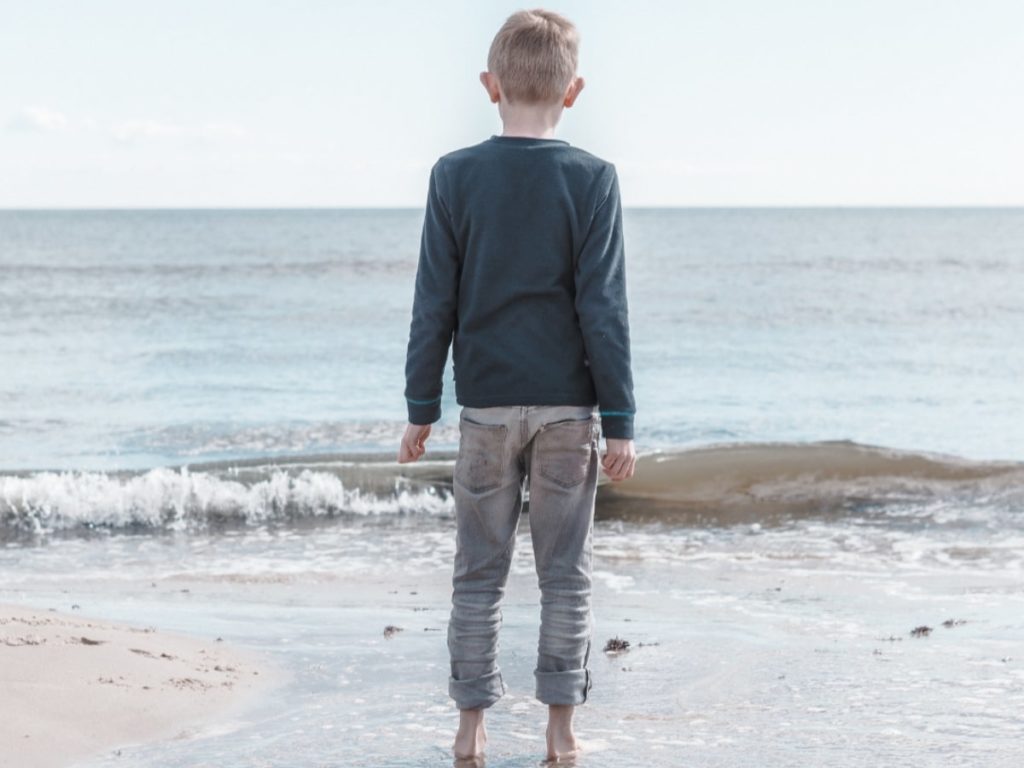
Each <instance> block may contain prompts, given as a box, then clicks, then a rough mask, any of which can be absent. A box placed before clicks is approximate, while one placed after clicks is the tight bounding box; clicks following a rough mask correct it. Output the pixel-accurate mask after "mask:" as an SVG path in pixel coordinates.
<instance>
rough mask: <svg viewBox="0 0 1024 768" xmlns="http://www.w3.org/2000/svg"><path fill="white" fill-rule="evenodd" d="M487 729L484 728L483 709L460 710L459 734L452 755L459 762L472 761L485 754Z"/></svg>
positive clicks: (456, 735)
mask: <svg viewBox="0 0 1024 768" xmlns="http://www.w3.org/2000/svg"><path fill="white" fill-rule="evenodd" d="M486 745H487V729H486V728H485V727H484V710H483V709H460V710H459V732H458V733H456V734H455V743H454V744H452V753H453V754H454V755H455V757H456V758H457V759H459V760H472V759H474V758H478V757H481V756H482V755H483V754H484V747H485V746H486Z"/></svg>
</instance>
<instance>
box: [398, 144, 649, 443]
mask: <svg viewBox="0 0 1024 768" xmlns="http://www.w3.org/2000/svg"><path fill="white" fill-rule="evenodd" d="M449 345H451V346H452V369H453V372H454V378H455V399H456V402H457V403H459V404H460V405H464V406H470V407H477V408H485V407H488V406H494V405H598V406H599V410H600V415H601V428H602V433H603V434H604V436H605V437H606V438H607V437H612V438H632V437H633V418H634V414H635V411H636V405H635V401H634V397H633V377H632V372H631V367H630V344H629V318H628V306H627V301H626V265H625V253H624V242H623V232H622V202H621V199H620V195H619V180H618V174H617V171H616V168H615V166H614V165H613V164H612V163H610V162H608V161H605V160H602V159H601V158H599V157H597V156H595V155H593V154H590V153H589V152H586V151H585V150H583V149H579V148H577V147H573V146H571V145H570V144H569V143H568V142H566V141H563V140H561V139H538V138H532V137H520V136H491V137H490V138H489V139H486V140H485V141H482V142H480V143H479V144H475V145H473V146H469V147H464V148H462V149H457V150H455V151H453V152H449V153H448V154H446V155H443V156H442V157H440V158H439V159H438V160H437V162H435V163H434V165H433V167H432V168H431V171H430V181H429V185H428V193H427V206H426V215H425V218H424V221H423V233H422V237H421V240H420V254H419V264H418V267H417V272H416V287H415V294H414V297H413V308H412V321H411V325H410V330H409V344H408V354H407V357H406V368H405V375H406V386H405V398H406V401H407V406H408V415H409V421H410V423H413V424H430V423H433V422H435V421H437V420H438V419H439V418H441V395H442V386H443V382H442V377H443V374H444V367H445V363H446V361H447V358H448V347H449Z"/></svg>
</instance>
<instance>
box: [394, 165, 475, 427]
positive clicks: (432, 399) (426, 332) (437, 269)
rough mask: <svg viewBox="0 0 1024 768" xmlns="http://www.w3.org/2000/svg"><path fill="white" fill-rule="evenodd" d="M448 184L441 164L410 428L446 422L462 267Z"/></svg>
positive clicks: (424, 274) (408, 390)
mask: <svg viewBox="0 0 1024 768" xmlns="http://www.w3.org/2000/svg"><path fill="white" fill-rule="evenodd" d="M443 180H444V175H443V170H442V167H441V161H440V160H438V161H437V162H436V163H434V166H433V168H431V170H430V183H429V186H428V191H427V208H426V216H425V218H424V220H423V233H422V236H421V238H420V255H419V264H418V266H417V269H416V289H415V294H414V297H413V307H412V322H411V323H410V327H409V346H408V352H407V354H406V362H405V380H406V383H405V399H406V404H407V406H408V412H409V423H410V424H431V423H433V422H435V421H437V420H438V419H440V418H441V394H442V387H443V376H444V366H445V363H446V362H447V360H448V348H449V346H450V345H451V340H452V335H453V333H454V330H455V321H456V310H457V307H458V295H459V273H460V269H461V265H460V260H459V252H458V246H457V243H456V240H455V234H454V231H453V229H452V221H451V216H450V212H449V209H448V207H447V205H446V204H445V201H444V198H443V197H442V189H443Z"/></svg>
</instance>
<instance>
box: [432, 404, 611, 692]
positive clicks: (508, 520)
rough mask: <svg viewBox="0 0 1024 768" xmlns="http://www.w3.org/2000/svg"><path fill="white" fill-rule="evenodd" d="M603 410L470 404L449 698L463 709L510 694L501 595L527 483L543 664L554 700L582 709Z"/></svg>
mask: <svg viewBox="0 0 1024 768" xmlns="http://www.w3.org/2000/svg"><path fill="white" fill-rule="evenodd" d="M599 419H600V416H599V414H598V411H597V408H596V407H595V406H577V405H511V406H495V407H489V408H470V407H468V406H463V408H462V411H461V412H460V414H459V431H460V435H461V439H460V441H459V452H458V456H457V458H456V460H455V471H454V478H453V480H454V483H453V486H454V493H455V516H456V523H457V525H456V552H455V568H454V573H453V576H452V587H453V589H452V611H451V620H450V621H449V623H448V650H449V654H450V657H451V676H450V677H449V679H448V693H449V695H450V696H451V697H452V698H453V699H454V700H455V703H456V705H457V706H458V708H459V709H476V708H483V707H489V706H491V705H492V704H494V703H495V702H496V701H497V700H498V699H499V698H501V697H502V696H503V695H504V694H505V692H506V691H507V690H508V689H507V688H506V686H505V683H504V681H503V680H502V676H501V669H500V667H499V666H498V662H497V656H498V647H499V644H498V630H499V629H500V627H501V621H502V613H501V599H502V597H503V595H504V593H505V585H506V583H507V580H508V573H509V567H510V566H511V564H512V554H513V551H514V548H515V542H516V531H517V528H518V524H519V518H520V514H521V513H522V510H523V500H524V489H525V487H526V485H525V483H526V481H527V479H528V481H529V496H530V505H529V515H528V519H529V524H530V537H531V539H532V543H533V552H534V558H535V560H536V566H537V580H538V585H539V587H540V593H541V598H540V604H541V612H540V638H539V642H538V645H537V666H536V668H535V669H534V677H535V680H536V696H537V698H538V699H539V700H540V701H541V702H542V703H544V704H582V703H583V702H584V701H586V700H587V694H588V692H589V691H590V688H591V685H592V683H591V678H590V669H589V668H588V667H587V662H588V660H589V658H590V643H591V633H592V627H593V617H592V614H591V606H590V595H591V564H592V555H593V525H594V498H595V494H596V490H597V473H598V470H599V469H600V466H599V465H600V454H599V450H598V434H599V430H600V420H599Z"/></svg>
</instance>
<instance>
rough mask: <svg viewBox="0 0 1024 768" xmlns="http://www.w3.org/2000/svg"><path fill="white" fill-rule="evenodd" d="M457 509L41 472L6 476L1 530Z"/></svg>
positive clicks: (365, 495) (321, 489)
mask: <svg viewBox="0 0 1024 768" xmlns="http://www.w3.org/2000/svg"><path fill="white" fill-rule="evenodd" d="M451 508H452V503H451V500H450V498H447V497H445V496H443V495H441V494H439V493H437V491H436V490H435V489H433V488H428V489H426V490H422V491H410V490H408V489H402V490H399V491H398V492H396V493H394V494H392V495H390V496H386V495H378V494H375V493H372V492H366V491H364V490H362V489H360V488H346V487H345V485H344V483H343V481H342V479H341V478H340V477H338V475H336V474H333V473H331V472H325V471H314V470H310V469H303V470H301V471H299V472H297V473H290V472H287V471H285V470H281V469H275V470H269V471H267V472H266V473H265V475H264V476H263V477H262V478H261V479H258V480H256V481H255V482H251V483H244V482H241V481H239V480H234V479H230V478H224V477H220V476H217V475H215V474H212V473H207V472H193V471H189V469H188V468H187V467H182V468H180V469H171V468H157V469H152V470H149V471H148V472H143V473H139V474H134V475H128V476H118V475H114V474H108V473H105V472H38V473H34V474H30V475H25V476H19V475H6V476H0V529H2V528H6V529H16V530H19V531H24V532H36V533H39V532H44V531H54V530H67V529H72V528H77V527H90V528H94V527H108V528H126V527H138V526H141V527H144V528H163V529H170V530H173V529H188V528H190V527H202V526H204V525H206V524H208V523H211V522H216V521H237V522H243V523H261V522H266V521H271V520H278V519H286V518H305V517H324V516H332V515H339V514H346V513H347V514H356V515H374V514H405V513H421V514H444V513H447V512H450V511H451Z"/></svg>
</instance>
